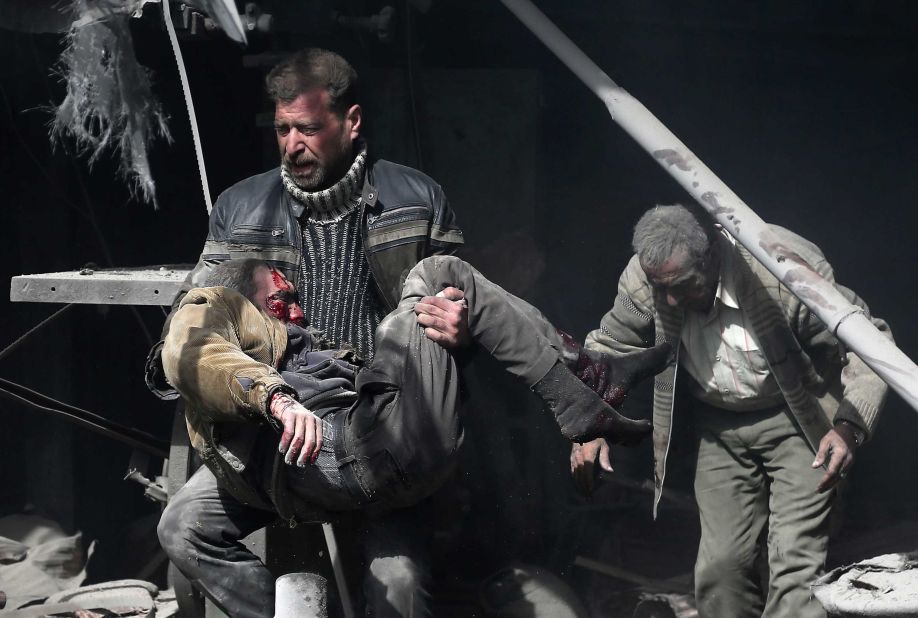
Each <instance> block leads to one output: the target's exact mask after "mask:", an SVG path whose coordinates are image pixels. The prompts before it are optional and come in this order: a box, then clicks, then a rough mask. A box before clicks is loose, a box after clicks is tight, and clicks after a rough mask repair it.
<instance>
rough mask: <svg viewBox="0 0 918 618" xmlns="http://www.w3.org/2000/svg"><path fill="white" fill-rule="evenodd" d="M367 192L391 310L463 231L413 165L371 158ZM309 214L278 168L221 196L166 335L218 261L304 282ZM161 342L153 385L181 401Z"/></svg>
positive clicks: (372, 239)
mask: <svg viewBox="0 0 918 618" xmlns="http://www.w3.org/2000/svg"><path fill="white" fill-rule="evenodd" d="M361 195H362V198H363V199H362V200H361V206H360V219H361V226H360V232H361V234H362V236H363V248H364V253H365V255H366V257H367V261H368V262H369V264H370V268H371V270H372V272H373V278H374V279H375V281H376V285H377V287H378V291H379V293H380V298H381V299H382V301H383V303H385V306H386V309H387V310H392V309H394V308H395V306H396V305H397V304H398V300H399V298H400V297H401V293H402V285H403V284H404V282H405V277H407V276H408V271H410V270H411V268H412V267H414V265H415V264H417V263H418V262H419V261H421V260H422V259H424V258H425V257H428V256H431V255H440V254H451V253H453V252H454V251H455V250H456V249H457V248H458V247H459V245H461V244H462V243H463V237H462V230H460V229H459V227H458V226H457V225H456V217H455V215H454V214H453V211H452V209H450V207H449V202H448V201H447V199H446V195H445V194H444V193H443V189H441V188H440V185H438V184H437V183H436V182H434V181H433V180H432V179H431V178H430V177H428V176H427V175H425V174H423V173H421V172H419V171H417V170H415V169H412V168H410V167H405V166H404V165H398V164H397V163H392V162H390V161H385V160H382V159H377V160H372V159H371V160H369V161H368V162H367V168H366V174H365V176H364V183H363V188H362V190H361ZM302 213H303V205H302V204H300V203H298V202H296V201H295V200H293V199H291V198H290V195H289V194H288V193H287V191H286V190H285V189H284V185H283V183H282V182H281V175H280V169H279V168H274V169H273V170H270V171H268V172H265V173H263V174H258V175H256V176H251V177H249V178H246V179H245V180H242V181H240V182H238V183H236V184H235V185H233V186H232V187H230V188H229V189H227V190H226V191H224V192H223V193H222V194H220V197H219V198H218V199H217V203H216V204H214V208H213V211H212V212H211V214H210V222H209V226H208V227H209V229H208V233H207V240H206V241H205V243H204V250H203V251H202V252H201V257H200V258H199V259H198V263H197V264H196V265H195V267H194V270H192V271H191V273H189V275H188V277H187V278H186V279H185V282H184V284H183V285H182V288H181V290H180V291H179V293H178V295H176V297H175V300H174V301H173V303H172V307H173V312H172V314H170V316H169V318H167V320H166V324H165V325H164V327H163V335H162V338H161V339H165V337H166V334H167V333H168V332H169V323H170V320H171V318H172V315H174V313H175V308H177V307H178V305H179V303H180V302H181V300H182V298H183V297H184V296H185V294H186V293H187V292H188V290H190V289H192V288H195V287H202V286H203V285H205V284H204V281H205V279H206V278H207V274H208V272H209V271H210V269H211V268H212V267H213V266H214V265H215V264H218V263H219V262H222V261H225V260H229V259H232V258H259V259H263V260H266V261H268V262H270V263H271V264H273V265H275V266H277V267H278V268H279V269H280V270H281V271H283V273H284V275H285V276H286V277H287V278H288V279H290V281H291V282H293V283H294V284H295V285H297V286H298V285H299V278H300V254H301V252H302V243H303V238H302V236H301V234H300V226H299V223H298V222H297V217H299V216H300V215H301V214H302ZM162 343H163V342H162V340H161V341H160V342H159V343H157V344H156V345H155V346H154V347H153V349H152V350H151V351H150V355H149V357H148V359H147V365H146V383H147V387H148V388H149V389H150V390H151V391H152V392H153V393H154V394H155V395H156V396H157V397H159V398H161V399H167V400H168V399H176V398H177V397H178V393H177V392H176V391H175V390H174V389H172V388H171V387H170V386H169V385H168V384H167V383H166V382H165V380H164V378H163V375H162V365H161V362H160V358H159V357H160V353H161V350H162Z"/></svg>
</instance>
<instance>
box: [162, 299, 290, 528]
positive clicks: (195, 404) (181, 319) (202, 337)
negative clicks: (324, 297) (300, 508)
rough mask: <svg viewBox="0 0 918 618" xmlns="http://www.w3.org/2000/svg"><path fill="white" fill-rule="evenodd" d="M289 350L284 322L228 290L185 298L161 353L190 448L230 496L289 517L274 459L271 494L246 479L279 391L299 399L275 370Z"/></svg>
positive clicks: (277, 460) (278, 465)
mask: <svg viewBox="0 0 918 618" xmlns="http://www.w3.org/2000/svg"><path fill="white" fill-rule="evenodd" d="M286 346H287V331H286V329H285V327H284V325H283V324H282V323H281V322H279V321H278V320H275V319H274V318H271V317H270V316H268V315H267V314H266V313H264V312H262V311H260V310H259V309H258V308H257V307H255V305H253V304H252V303H251V302H249V301H248V299H246V298H245V297H244V296H242V295H240V294H239V293H237V292H235V291H233V290H230V289H226V288H196V289H193V290H191V291H190V292H189V293H188V294H186V295H185V298H184V299H182V302H181V304H180V305H179V308H178V309H177V310H176V312H175V314H174V317H173V319H172V325H171V327H170V329H169V333H168V335H167V336H166V340H165V343H164V345H163V351H162V363H163V370H164V371H165V374H166V378H167V380H168V381H169V383H170V384H171V385H172V386H174V387H175V388H176V390H178V391H179V392H180V393H181V394H182V397H183V398H184V400H185V420H186V424H187V427H188V435H189V437H190V439H191V445H192V446H193V447H194V449H195V450H196V451H197V452H198V453H199V454H200V455H201V459H202V460H203V461H204V464H205V465H206V466H207V467H208V468H210V470H211V471H213V473H214V475H216V477H217V478H218V479H220V483H221V485H222V486H224V487H225V488H226V489H227V490H228V491H229V492H230V493H231V494H233V496H235V497H236V498H237V499H238V500H240V501H242V502H243V503H246V504H252V505H254V506H259V507H261V508H274V509H275V510H277V512H278V513H279V514H280V515H281V516H282V517H284V518H285V519H289V517H290V516H291V515H292V514H293V513H292V509H293V507H292V504H290V501H289V497H288V496H287V495H286V491H285V490H283V464H281V463H280V456H279V454H278V457H276V458H275V467H276V470H275V471H274V473H273V474H272V478H273V479H275V480H276V481H277V482H276V483H274V484H273V486H272V487H271V488H270V489H269V490H268V492H267V495H266V494H264V493H262V492H260V491H258V489H256V488H255V487H253V486H252V484H251V483H250V482H249V481H248V480H247V479H246V478H245V475H246V470H247V468H248V466H249V456H250V454H251V449H252V447H253V445H254V438H255V432H256V429H257V426H258V425H261V424H263V423H271V422H273V421H272V420H271V417H270V414H269V411H268V402H269V401H270V397H271V396H272V395H273V394H274V393H275V392H278V391H280V392H286V393H289V394H291V395H292V396H294V397H295V396H296V392H295V391H294V390H293V389H292V388H291V387H290V386H288V385H287V383H286V382H285V381H284V379H283V378H282V377H281V375H280V373H279V372H278V371H277V369H276V367H278V366H279V364H280V362H281V360H282V358H283V356H284V351H285V349H286Z"/></svg>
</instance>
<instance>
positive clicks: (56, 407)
mask: <svg viewBox="0 0 918 618" xmlns="http://www.w3.org/2000/svg"><path fill="white" fill-rule="evenodd" d="M0 396H3V397H6V398H7V399H12V400H14V401H18V402H19V403H24V404H26V405H28V406H30V407H32V408H35V409H36V410H42V411H44V412H51V413H52V414H57V415H59V416H63V417H65V418H66V419H67V420H69V421H70V422H72V423H75V424H77V425H79V426H81V427H83V428H85V429H89V430H90V431H92V432H94V433H97V434H101V435H103V436H106V437H108V438H112V439H113V440H116V441H118V442H121V443H122V444H127V445H128V446H132V447H134V448H136V449H139V450H142V451H144V452H146V453H149V454H151V455H154V456H156V457H162V458H164V459H168V457H169V443H168V442H166V441H165V440H161V439H160V438H157V437H155V436H152V435H150V434H148V433H147V432H145V431H141V430H139V429H134V428H133V427H126V426H124V425H121V424H119V423H116V422H114V421H110V420H109V419H107V418H105V417H104V416H99V415H98V414H94V413H92V412H90V411H88V410H84V409H82V408H78V407H76V406H72V405H70V404H68V403H64V402H63V401H58V400H57V399H54V398H53V397H49V396H48V395H44V394H42V393H39V392H36V391H33V390H32V389H30V388H28V387H25V386H23V385H21V384H17V383H16V382H10V381H9V380H5V379H3V378H0Z"/></svg>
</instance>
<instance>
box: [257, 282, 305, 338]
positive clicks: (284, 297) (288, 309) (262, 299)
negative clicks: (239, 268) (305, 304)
mask: <svg viewBox="0 0 918 618" xmlns="http://www.w3.org/2000/svg"><path fill="white" fill-rule="evenodd" d="M254 277H255V298H254V299H253V300H254V302H255V304H256V305H258V306H259V307H261V308H262V309H264V310H265V311H267V312H268V313H269V314H271V315H273V316H274V317H275V318H277V319H278V320H280V321H281V322H285V323H286V322H293V323H294V324H299V325H301V326H302V325H303V324H304V318H305V316H304V315H303V309H302V308H300V304H299V302H298V301H297V297H296V289H295V288H294V287H293V284H292V283H290V282H289V281H287V278H286V277H284V275H283V274H281V273H280V271H278V270H276V269H274V268H259V269H258V270H257V271H255V275H254Z"/></svg>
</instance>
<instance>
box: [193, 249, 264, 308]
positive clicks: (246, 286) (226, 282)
mask: <svg viewBox="0 0 918 618" xmlns="http://www.w3.org/2000/svg"><path fill="white" fill-rule="evenodd" d="M262 268H266V269H268V270H270V269H271V265H270V264H268V263H267V262H266V261H264V260H259V259H256V258H246V259H241V260H227V261H225V262H220V263H219V264H217V265H216V266H214V267H213V268H212V269H211V271H210V272H209V273H208V274H207V277H206V278H205V279H204V286H205V287H215V286H223V287H225V288H230V289H232V290H236V291H237V292H239V293H240V294H242V295H243V296H245V297H246V298H248V299H249V300H251V301H252V302H255V292H256V291H257V286H256V285H255V273H256V272H257V271H259V270H261V269H262Z"/></svg>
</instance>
